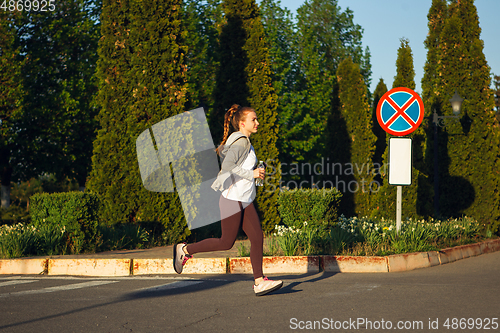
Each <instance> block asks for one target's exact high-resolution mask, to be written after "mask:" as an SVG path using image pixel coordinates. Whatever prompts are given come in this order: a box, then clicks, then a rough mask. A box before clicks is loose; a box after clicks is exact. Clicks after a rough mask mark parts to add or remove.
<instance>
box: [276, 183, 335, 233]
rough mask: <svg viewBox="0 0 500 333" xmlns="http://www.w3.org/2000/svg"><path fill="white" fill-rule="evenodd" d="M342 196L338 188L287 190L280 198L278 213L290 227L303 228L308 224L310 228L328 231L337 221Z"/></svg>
mask: <svg viewBox="0 0 500 333" xmlns="http://www.w3.org/2000/svg"><path fill="white" fill-rule="evenodd" d="M341 196H342V194H341V193H340V192H339V191H337V189H336V188H332V189H293V190H285V191H282V192H281V193H280V195H279V196H278V211H279V213H280V216H281V219H282V222H283V223H284V224H286V225H287V226H289V227H294V228H302V227H303V224H304V222H307V223H308V224H309V226H310V227H313V228H318V229H319V230H320V231H326V230H328V229H329V228H330V227H331V226H332V225H333V224H334V223H335V221H336V220H337V214H338V205H339V202H340V197H341Z"/></svg>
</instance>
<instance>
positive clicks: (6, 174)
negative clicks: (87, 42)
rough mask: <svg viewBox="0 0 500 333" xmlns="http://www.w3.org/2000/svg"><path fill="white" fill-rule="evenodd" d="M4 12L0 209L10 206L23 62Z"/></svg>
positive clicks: (10, 16) (0, 20)
mask: <svg viewBox="0 0 500 333" xmlns="http://www.w3.org/2000/svg"><path fill="white" fill-rule="evenodd" d="M19 15H20V13H19V12H15V11H14V12H7V13H3V14H2V15H1V16H0V119H1V122H0V182H1V202H2V208H8V207H9V205H10V185H11V178H12V171H13V167H12V164H11V162H10V157H11V150H12V148H13V144H12V143H13V142H15V141H16V131H15V129H14V124H15V123H16V118H18V117H19V115H20V112H21V103H20V100H21V97H22V82H21V68H22V64H23V62H22V60H21V59H19V49H18V48H17V47H16V34H17V32H16V29H15V22H16V16H19Z"/></svg>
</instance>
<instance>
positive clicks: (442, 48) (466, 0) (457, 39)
mask: <svg viewBox="0 0 500 333" xmlns="http://www.w3.org/2000/svg"><path fill="white" fill-rule="evenodd" d="M448 16H449V17H448V19H447V20H446V23H445V25H444V27H443V30H442V32H441V35H440V40H439V41H440V42H439V47H438V66H437V72H436V73H437V75H436V76H437V77H439V78H440V80H439V84H438V86H437V88H438V89H437V91H436V94H437V95H438V96H442V102H443V104H442V105H441V114H443V115H451V114H452V112H451V106H450V104H449V101H448V100H449V99H450V98H451V97H452V95H453V94H454V91H455V90H456V91H457V92H458V94H459V95H461V96H462V97H463V98H465V100H464V102H463V106H462V118H461V120H460V122H459V123H450V124H447V126H446V128H445V129H443V130H442V131H441V132H440V133H438V134H439V135H440V151H439V157H440V161H441V162H442V163H441V164H440V165H439V167H440V170H439V172H440V185H441V186H440V211H441V213H442V214H443V215H444V216H459V215H462V214H466V215H469V216H472V217H474V218H476V219H479V220H480V221H483V222H484V223H486V224H489V225H490V227H491V228H493V229H496V228H498V223H499V221H500V197H499V196H498V193H499V192H500V174H498V172H492V170H499V156H500V151H499V146H500V132H499V131H498V129H497V128H496V120H495V114H494V110H493V107H494V103H495V102H494V97H493V94H492V91H491V89H490V88H489V87H490V75H489V67H488V65H487V63H486V59H485V56H484V54H483V42H482V40H480V38H479V35H480V32H481V29H480V27H479V19H478V16H477V10H476V7H475V6H474V3H473V1H472V0H460V1H457V2H452V3H451V4H450V5H449V15H448ZM441 138H442V140H443V141H444V142H445V144H442V145H441Z"/></svg>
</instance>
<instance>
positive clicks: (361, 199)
mask: <svg viewBox="0 0 500 333" xmlns="http://www.w3.org/2000/svg"><path fill="white" fill-rule="evenodd" d="M337 80H338V84H339V100H340V105H341V108H340V112H341V114H342V117H343V119H344V120H345V123H346V128H347V132H348V135H349V137H350V139H351V140H350V141H351V142H350V147H351V149H350V155H351V158H350V161H349V163H348V164H345V169H344V170H343V171H344V173H345V175H346V176H348V177H346V178H345V181H346V183H345V185H346V188H345V191H342V189H341V188H339V187H340V186H337V189H338V190H339V191H341V192H344V193H346V192H348V193H349V194H353V195H354V209H353V210H354V212H355V213H356V214H358V215H361V216H366V215H369V214H370V210H371V209H370V200H371V197H372V196H371V193H372V192H371V191H370V186H373V184H372V180H373V176H374V175H373V173H372V169H371V165H372V158H373V153H374V150H375V149H374V146H375V141H376V137H375V135H374V134H373V133H372V131H371V129H372V123H371V120H372V119H371V109H370V105H369V104H368V97H367V95H366V85H365V81H364V79H363V76H362V75H361V72H360V68H359V65H358V64H354V63H353V62H352V60H351V58H347V59H346V60H344V61H342V62H341V63H340V65H339V68H338V70H337ZM349 167H350V169H351V171H350V172H348V170H349V169H348V168H349ZM349 178H352V180H349ZM375 189H376V190H377V189H378V187H377V186H375ZM344 197H346V194H344ZM344 209H346V211H349V210H351V209H349V207H345V208H344Z"/></svg>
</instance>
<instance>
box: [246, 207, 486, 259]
mask: <svg viewBox="0 0 500 333" xmlns="http://www.w3.org/2000/svg"><path fill="white" fill-rule="evenodd" d="M482 230H483V226H481V225H480V223H479V222H478V221H476V220H474V219H472V218H469V217H463V218H460V219H448V220H434V219H430V220H427V221H426V220H412V219H408V220H406V221H402V224H401V232H400V233H399V234H398V233H397V232H396V223H395V222H394V221H392V220H385V219H383V218H382V219H380V220H376V219H372V218H368V217H363V218H356V217H353V218H346V217H344V216H340V217H339V219H338V221H337V223H335V224H334V225H333V226H332V227H331V228H330V229H329V230H327V231H321V230H318V228H314V227H312V228H311V227H310V226H309V224H308V222H307V221H306V222H303V226H302V228H295V227H287V226H283V225H279V226H276V227H275V232H274V233H273V234H271V235H269V236H268V238H267V240H266V246H265V250H264V254H265V255H270V256H277V255H284V256H295V255H321V254H326V255H351V256H386V255H391V254H399V253H411V252H425V251H436V250H439V249H443V248H447V247H452V246H457V245H463V244H470V243H475V242H479V241H481V240H483V239H485V238H487V237H486V236H485V235H483V234H482ZM488 236H489V237H491V235H488ZM245 252H246V250H245V249H244V248H241V249H240V253H241V254H244V253H245Z"/></svg>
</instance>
